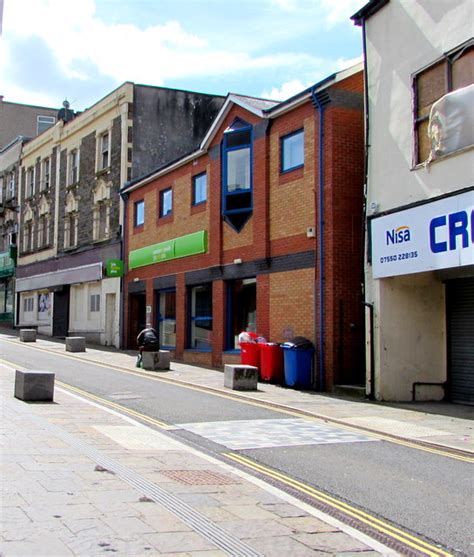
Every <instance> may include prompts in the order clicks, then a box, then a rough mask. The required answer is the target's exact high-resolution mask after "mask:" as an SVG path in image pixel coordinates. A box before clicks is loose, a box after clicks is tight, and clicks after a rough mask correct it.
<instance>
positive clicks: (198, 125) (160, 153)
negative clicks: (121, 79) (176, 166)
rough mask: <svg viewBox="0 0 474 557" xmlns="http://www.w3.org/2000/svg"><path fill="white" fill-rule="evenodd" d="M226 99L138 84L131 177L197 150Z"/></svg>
mask: <svg viewBox="0 0 474 557" xmlns="http://www.w3.org/2000/svg"><path fill="white" fill-rule="evenodd" d="M224 100H225V98H224V97H216V96H213V95H204V94H200V93H192V92H189V91H176V90H173V89H162V88H157V87H147V86H145V85H135V88H134V100H133V162H132V179H133V178H137V177H139V176H143V175H145V174H148V173H149V172H152V171H153V170H155V169H156V168H158V167H160V166H162V165H164V164H166V163H168V162H171V161H174V160H176V159H178V158H180V157H181V156H183V155H185V154H187V153H189V152H190V151H193V150H194V149H196V148H197V147H198V146H199V143H200V142H201V140H202V138H203V136H204V134H205V132H206V131H207V129H208V128H209V126H210V125H211V123H212V120H213V119H214V117H215V116H216V114H217V112H218V111H219V109H220V108H221V106H222V105H223V103H224Z"/></svg>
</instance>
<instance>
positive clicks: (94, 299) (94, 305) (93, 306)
mask: <svg viewBox="0 0 474 557" xmlns="http://www.w3.org/2000/svg"><path fill="white" fill-rule="evenodd" d="M89 309H90V312H91V313H92V312H96V311H100V294H91V296H90V306H89Z"/></svg>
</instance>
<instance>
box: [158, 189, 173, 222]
mask: <svg viewBox="0 0 474 557" xmlns="http://www.w3.org/2000/svg"><path fill="white" fill-rule="evenodd" d="M172 211H173V190H172V189H171V188H168V189H167V190H162V191H160V217H166V216H167V215H171V213H172Z"/></svg>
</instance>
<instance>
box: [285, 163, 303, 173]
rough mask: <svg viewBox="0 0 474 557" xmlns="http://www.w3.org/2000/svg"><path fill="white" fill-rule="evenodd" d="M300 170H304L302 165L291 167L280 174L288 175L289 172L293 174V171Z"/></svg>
mask: <svg viewBox="0 0 474 557" xmlns="http://www.w3.org/2000/svg"><path fill="white" fill-rule="evenodd" d="M300 168H304V164H299V165H298V166H292V167H291V168H287V169H286V170H280V174H288V173H289V172H293V171H294V170H299V169H300Z"/></svg>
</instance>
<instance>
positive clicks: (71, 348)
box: [66, 337, 86, 352]
mask: <svg viewBox="0 0 474 557" xmlns="http://www.w3.org/2000/svg"><path fill="white" fill-rule="evenodd" d="M85 351H86V339H85V337H66V352H85Z"/></svg>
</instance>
